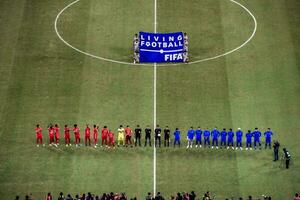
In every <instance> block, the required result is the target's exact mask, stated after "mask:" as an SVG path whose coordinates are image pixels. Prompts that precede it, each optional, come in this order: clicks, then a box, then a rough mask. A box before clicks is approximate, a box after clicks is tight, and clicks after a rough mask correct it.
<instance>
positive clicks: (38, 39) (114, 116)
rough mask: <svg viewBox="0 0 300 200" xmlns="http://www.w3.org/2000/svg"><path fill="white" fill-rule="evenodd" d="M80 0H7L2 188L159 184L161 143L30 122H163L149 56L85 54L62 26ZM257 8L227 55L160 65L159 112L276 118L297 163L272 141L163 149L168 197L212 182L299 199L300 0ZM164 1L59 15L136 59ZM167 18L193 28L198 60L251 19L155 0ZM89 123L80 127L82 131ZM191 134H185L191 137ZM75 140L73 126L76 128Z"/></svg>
mask: <svg viewBox="0 0 300 200" xmlns="http://www.w3.org/2000/svg"><path fill="white" fill-rule="evenodd" d="M72 2H73V0H64V1H62V0H51V1H50V0H44V1H39V0H2V1H0V27H1V28H0V47H1V48H0V196H1V198H0V199H5V200H6V199H13V198H14V196H15V195H16V194H20V195H21V196H24V195H25V194H27V193H30V192H31V193H33V195H34V196H35V199H43V197H44V195H45V194H46V193H47V192H48V191H51V192H52V193H53V194H55V197H56V194H57V193H59V192H60V191H63V192H64V193H68V192H69V193H72V194H75V193H77V192H78V193H83V192H89V191H90V192H93V193H97V194H100V193H103V192H110V191H117V192H121V191H125V192H126V193H127V194H128V196H130V197H132V196H137V197H138V199H143V198H144V196H145V195H146V193H147V192H148V191H153V148H132V149H131V148H129V149H123V148H119V149H115V150H103V149H93V148H85V147H83V148H80V149H75V148H74V147H73V148H67V147H60V148H57V149H56V148H50V147H45V148H41V147H40V148H37V147H36V146H35V133H34V127H35V125H36V124H37V123H39V124H41V125H42V127H43V128H44V132H43V133H44V139H46V141H47V137H46V135H47V134H46V131H45V128H46V126H47V124H48V123H49V122H52V123H59V124H60V125H63V124H65V123H67V124H70V125H71V124H73V123H78V124H79V126H80V127H81V130H83V127H84V125H85V124H86V123H89V124H94V123H97V124H100V126H103V125H108V126H109V127H111V128H112V129H113V130H114V131H116V129H117V127H118V126H119V124H124V125H126V124H129V125H131V126H132V127H134V126H135V125H136V124H140V125H141V126H142V127H143V128H144V127H145V126H146V125H148V124H149V125H151V126H153V125H154V124H153V121H154V119H153V116H154V115H153V104H154V98H155V97H154V96H153V90H154V87H153V85H154V84H153V82H154V73H153V69H154V68H153V66H131V65H122V64H118V63H111V62H106V61H103V60H99V59H94V58H91V57H88V56H85V55H83V54H81V53H79V52H76V51H74V50H73V49H71V48H69V47H68V46H66V45H65V44H64V43H63V42H62V41H60V40H59V38H58V37H57V35H56V32H55V30H54V21H55V18H56V16H57V14H58V13H59V12H60V11H61V10H62V9H63V8H64V7H65V6H67V5H68V4H70V3H72ZM238 2H239V3H241V4H243V5H244V6H246V7H247V8H248V9H249V10H250V11H251V12H252V13H253V15H254V16H255V17H256V19H257V23H258V27H257V32H256V34H255V37H254V38H253V39H252V40H251V41H250V42H249V43H248V44H247V45H246V46H244V47H243V48H241V49H240V50H238V51H236V52H234V53H232V54H229V55H227V56H225V57H221V58H218V59H214V60H211V61H207V62H201V63H198V64H193V65H187V64H182V65H176V66H158V67H157V78H156V81H157V96H156V101H157V115H156V117H157V118H156V120H157V123H158V124H160V125H161V126H165V125H169V126H170V127H171V129H172V130H173V129H174V128H175V127H179V128H180V129H181V130H183V134H185V130H187V129H188V128H189V127H190V126H191V125H193V126H198V125H200V126H201V127H203V128H205V127H207V128H210V129H211V128H213V127H214V126H218V127H219V128H223V127H226V128H230V127H232V128H234V129H236V128H238V127H241V128H242V129H244V130H247V129H253V128H254V127H256V126H257V127H259V128H260V129H262V130H265V128H267V127H271V128H272V129H273V130H274V132H275V137H274V139H278V140H279V141H280V142H281V144H282V145H283V146H285V147H287V148H288V149H289V150H290V152H291V154H292V157H293V163H292V166H291V169H289V170H285V169H283V168H282V167H280V163H273V162H272V151H271V150H263V151H256V152H253V151H252V152H246V151H225V150H223V151H221V150H219V151H217V150H215V149H205V150H204V149H192V150H188V151H187V150H186V149H185V148H181V149H173V148H169V149H167V148H161V149H157V152H156V157H157V163H156V168H157V171H156V177H157V178H156V188H157V191H160V192H162V193H163V195H164V196H165V197H167V198H168V197H169V196H170V195H171V194H175V193H177V192H178V191H191V190H194V191H196V193H197V194H198V197H200V196H201V195H202V193H204V192H205V191H206V190H210V191H211V193H212V194H214V195H215V199H225V198H227V197H231V196H234V197H238V196H243V197H245V196H246V195H248V194H252V195H253V196H255V197H260V196H261V195H262V194H265V193H267V194H270V195H272V197H273V199H275V200H288V199H292V197H293V195H294V193H295V192H299V188H300V173H299V170H300V163H299V160H300V148H299V140H300V135H299V133H298V130H300V67H299V66H300V37H299V35H300V28H299V27H300V20H299V19H300V14H299V10H300V1H299V0H289V1H286V0H277V1H274V0H263V1H262V0H251V1H250V0H238ZM153 16H154V0H142V1H141V0H81V1H79V2H78V3H76V4H74V5H73V6H72V7H70V8H69V9H67V10H66V11H65V12H64V13H63V14H62V15H61V16H60V18H59V21H58V29H59V33H60V34H61V35H62V37H63V38H64V39H66V40H67V41H68V42H69V43H71V44H72V45H73V46H74V47H76V48H79V49H81V50H84V51H86V52H88V53H91V54H94V55H97V56H101V57H105V58H109V59H113V60H118V61H122V62H132V52H131V51H132V46H131V45H132V37H133V35H134V33H137V32H139V31H150V32H151V31H153V30H154V28H153V27H154V21H153V20H154V17H153ZM157 31H158V32H169V31H184V32H187V33H188V34H189V38H190V48H189V50H190V56H191V61H195V60H200V59H204V58H207V57H211V56H215V55H218V54H222V53H224V52H226V51H229V50H231V49H233V48H235V47H237V46H239V45H240V44H241V43H243V42H244V41H245V40H246V39H247V38H248V37H249V36H250V35H251V33H252V31H253V20H252V19H251V17H250V16H249V15H248V14H247V13H246V12H245V11H244V10H242V9H241V7H239V6H237V5H236V4H234V3H232V2H231V1H229V0H187V1H184V0H172V1H170V0H157ZM81 133H82V132H81ZM183 138H185V137H183ZM72 139H73V138H72Z"/></svg>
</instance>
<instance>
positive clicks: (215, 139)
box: [211, 127, 220, 149]
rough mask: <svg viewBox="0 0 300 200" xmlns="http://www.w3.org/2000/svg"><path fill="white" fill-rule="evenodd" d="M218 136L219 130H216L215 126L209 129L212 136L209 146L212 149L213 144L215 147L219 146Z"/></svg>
mask: <svg viewBox="0 0 300 200" xmlns="http://www.w3.org/2000/svg"><path fill="white" fill-rule="evenodd" d="M219 136H220V132H219V131H218V129H217V127H215V128H214V129H213V130H212V131H211V137H212V146H211V148H212V149H213V148H214V146H215V145H216V149H218V148H219Z"/></svg>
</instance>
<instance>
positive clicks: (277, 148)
mask: <svg viewBox="0 0 300 200" xmlns="http://www.w3.org/2000/svg"><path fill="white" fill-rule="evenodd" d="M279 147H280V144H279V142H278V141H275V142H274V144H273V149H274V160H273V161H277V160H278V157H279V156H278V153H279Z"/></svg>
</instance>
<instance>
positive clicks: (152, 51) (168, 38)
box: [139, 32, 184, 62]
mask: <svg viewBox="0 0 300 200" xmlns="http://www.w3.org/2000/svg"><path fill="white" fill-rule="evenodd" d="M139 39H140V41H139V51H140V62H183V50H184V40H183V33H182V32H177V33H146V32H140V36H139Z"/></svg>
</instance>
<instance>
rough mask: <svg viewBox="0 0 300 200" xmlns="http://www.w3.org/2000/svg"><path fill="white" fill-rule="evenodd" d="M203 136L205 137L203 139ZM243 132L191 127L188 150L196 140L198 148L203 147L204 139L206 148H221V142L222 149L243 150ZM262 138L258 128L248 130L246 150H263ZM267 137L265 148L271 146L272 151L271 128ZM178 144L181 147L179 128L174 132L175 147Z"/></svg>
mask: <svg viewBox="0 0 300 200" xmlns="http://www.w3.org/2000/svg"><path fill="white" fill-rule="evenodd" d="M202 135H203V137H202ZM243 135H244V133H243V131H242V130H241V129H240V128H238V129H237V131H236V132H235V133H234V132H233V130H232V129H231V128H230V129H229V131H226V129H225V128H224V129H223V130H222V131H219V130H218V129H217V128H214V129H213V130H212V131H209V130H208V129H205V130H201V129H200V128H199V127H198V129H196V130H194V129H193V127H191V128H190V129H189V130H188V131H187V148H192V146H193V141H194V140H195V145H196V147H198V146H199V147H202V139H203V144H204V147H210V146H211V148H214V147H215V148H216V149H218V148H219V142H220V148H222V147H224V148H226V147H227V149H229V148H230V147H231V148H232V149H241V150H242V149H243V145H242V142H243ZM261 136H262V133H261V132H260V131H259V130H258V128H255V129H254V131H250V130H248V132H247V133H246V134H245V137H246V150H248V149H250V150H252V146H253V147H254V150H255V149H256V148H257V147H259V149H261ZM264 136H265V148H267V147H268V146H269V148H270V149H271V139H272V136H273V132H272V131H271V129H270V128H268V129H267V130H266V131H265V132H264ZM219 138H220V139H219ZM234 138H235V147H234ZM176 144H179V145H180V131H179V129H178V128H176V130H175V132H174V146H175V145H176Z"/></svg>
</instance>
